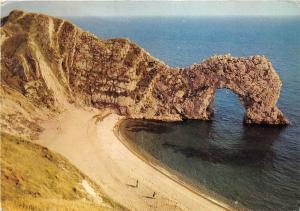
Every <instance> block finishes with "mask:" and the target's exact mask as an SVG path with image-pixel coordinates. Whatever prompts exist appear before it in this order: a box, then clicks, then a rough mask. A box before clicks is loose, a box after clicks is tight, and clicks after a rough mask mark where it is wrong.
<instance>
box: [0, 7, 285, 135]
mask: <svg viewBox="0 0 300 211" xmlns="http://www.w3.org/2000/svg"><path fill="white" fill-rule="evenodd" d="M1 51H2V54H1V76H2V77H1V98H2V101H3V108H4V110H3V112H2V116H3V118H2V123H1V124H2V125H3V126H4V128H5V129H6V130H13V128H12V127H13V126H12V125H13V124H11V122H8V120H7V121H6V119H8V118H6V115H11V114H13V115H16V117H18V118H19V119H20V118H21V119H23V120H24V121H25V122H26V121H27V123H28V122H30V123H32V124H35V123H36V121H37V119H39V117H40V116H39V115H38V112H39V111H41V110H43V111H48V112H50V113H51V112H56V111H58V110H62V109H64V108H65V107H66V105H67V104H69V103H74V104H78V105H88V106H91V107H94V108H98V109H102V108H111V109H113V110H114V111H115V112H117V113H119V114H121V115H124V116H127V117H131V118H145V119H157V120H163V121H180V120H182V119H201V120H208V119H210V118H211V116H212V114H213V101H214V94H215V91H216V89H221V88H227V89H230V90H232V91H233V92H234V93H236V94H237V95H238V96H239V98H240V100H241V103H242V104H243V106H244V107H245V109H246V114H245V123H255V124H271V125H285V124H288V120H287V119H286V118H285V117H284V115H283V114H282V112H281V111H280V110H279V109H278V108H277V106H276V103H277V100H278V98H279V94H280V88H281V81H280V78H279V76H278V74H277V73H276V71H275V70H274V69H273V67H272V64H271V63H270V62H269V61H268V59H267V58H266V57H264V56H252V57H247V58H246V57H240V58H238V57H232V56H230V55H224V56H212V57H211V58H209V59H207V60H205V61H203V62H202V63H200V64H195V65H192V66H189V67H186V68H182V69H179V68H171V67H169V66H167V65H166V64H164V63H163V62H161V61H159V60H157V59H155V58H154V57H152V56H151V55H149V53H147V52H146V51H145V50H144V49H142V48H140V47H139V46H137V45H136V44H135V43H133V42H131V41H129V40H128V39H109V40H102V39H101V38H97V37H95V36H94V35H92V34H90V33H88V32H84V31H83V30H82V29H80V28H78V27H76V26H75V25H73V24H72V23H70V22H68V21H65V20H62V19H58V18H54V17H50V16H47V15H42V14H34V13H25V12H23V11H17V10H15V11H13V12H11V13H10V15H9V16H8V17H5V18H3V19H2V21H1ZM12 108H13V109H12ZM15 125H16V124H15ZM20 125H22V124H21V123H20ZM29 135H30V134H29Z"/></svg>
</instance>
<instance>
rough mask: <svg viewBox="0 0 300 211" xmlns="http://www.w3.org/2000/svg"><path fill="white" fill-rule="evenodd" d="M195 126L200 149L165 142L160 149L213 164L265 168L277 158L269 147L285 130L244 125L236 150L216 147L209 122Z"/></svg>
mask: <svg viewBox="0 0 300 211" xmlns="http://www.w3.org/2000/svg"><path fill="white" fill-rule="evenodd" d="M197 126H198V129H199V133H200V134H201V139H202V140H201V142H202V143H201V146H198V147H195V146H182V145H179V144H176V143H175V142H173V141H165V142H164V143H163V144H162V146H163V147H165V148H170V149H172V150H174V152H175V153H181V154H183V155H184V156H186V157H187V158H194V159H195V158H196V159H201V160H203V161H209V162H212V163H222V164H226V163H229V164H231V165H252V164H262V165H264V164H265V163H271V162H272V160H273V159H274V158H275V157H276V153H275V151H274V150H273V148H272V145H273V143H274V141H276V140H277V139H278V137H279V135H280V133H281V132H282V131H283V130H284V128H280V129H279V128H274V127H265V126H258V125H251V126H247V125H245V126H243V128H242V131H243V132H242V139H241V140H243V141H242V142H241V143H239V144H238V145H237V146H235V147H232V148H228V147H224V146H219V144H218V143H216V142H217V141H215V140H214V137H213V136H211V135H210V134H213V133H214V131H213V130H214V128H213V127H212V126H213V124H212V123H211V122H201V123H200V124H197ZM224 141H226V140H224ZM219 142H220V141H219Z"/></svg>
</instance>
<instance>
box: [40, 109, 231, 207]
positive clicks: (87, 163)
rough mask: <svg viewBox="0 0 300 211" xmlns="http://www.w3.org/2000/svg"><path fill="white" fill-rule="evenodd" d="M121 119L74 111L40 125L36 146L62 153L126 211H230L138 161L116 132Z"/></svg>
mask: <svg viewBox="0 0 300 211" xmlns="http://www.w3.org/2000/svg"><path fill="white" fill-rule="evenodd" d="M121 119H122V117H120V116H117V115H116V114H109V112H102V113H101V114H98V113H96V111H88V110H83V109H77V108H72V109H70V110H68V111H66V112H64V113H62V114H60V115H59V116H57V117H56V118H55V119H53V120H50V121H48V122H46V123H45V124H44V125H43V126H44V128H45V130H44V131H43V133H42V134H41V136H40V141H39V144H41V145H43V146H46V147H48V148H50V149H52V150H54V151H56V152H59V153H61V154H62V155H63V156H65V157H66V158H67V159H69V160H70V161H71V163H73V164H74V165H75V166H76V167H78V168H79V169H80V170H81V171H82V172H83V173H85V174H86V175H88V176H89V177H90V178H91V179H93V180H94V181H95V182H96V183H97V184H98V185H100V187H102V189H103V192H104V193H106V194H107V195H108V196H109V197H111V198H112V199H114V200H115V201H117V202H119V203H120V204H122V205H124V206H125V207H127V208H128V209H130V210H231V208H230V207H229V206H228V205H226V204H223V203H220V202H217V201H214V200H213V199H210V198H206V197H205V196H203V195H202V196H201V195H200V194H197V193H196V192H194V191H192V190H190V189H189V188H187V187H185V186H184V185H182V184H181V182H180V181H176V180H175V179H174V178H175V177H174V178H171V177H169V176H167V175H166V173H164V172H161V171H159V170H157V169H155V168H153V166H151V165H149V164H148V163H147V162H145V160H142V159H140V158H139V156H136V155H135V154H134V153H133V152H132V151H130V150H129V149H128V148H127V147H126V146H125V145H124V144H123V143H122V142H121V141H120V140H119V139H118V137H117V136H116V133H114V128H115V127H116V125H117V123H118V122H119V121H120V120H121ZM137 180H138V181H139V185H138V187H135V185H136V181H137ZM154 192H156V196H155V198H152V194H153V193H154Z"/></svg>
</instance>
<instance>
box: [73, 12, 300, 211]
mask: <svg viewBox="0 0 300 211" xmlns="http://www.w3.org/2000/svg"><path fill="white" fill-rule="evenodd" d="M68 19H69V20H71V21H72V22H74V23H75V24H77V25H79V26H80V27H81V28H83V29H85V30H88V31H90V32H92V33H94V34H95V35H97V36H99V37H100V38H103V39H108V38H114V37H127V38H129V39H130V40H132V41H133V42H135V43H137V44H139V45H140V46H141V47H143V48H144V49H145V50H147V51H148V52H150V53H151V54H152V55H153V56H155V57H157V58H158V59H160V60H162V61H164V62H165V63H166V64H168V65H170V66H179V67H184V66H187V65H190V64H192V63H198V62H201V61H202V60H203V59H206V58H208V57H209V56H211V55H214V54H227V53H230V54H231V55H233V56H250V55H256V54H260V55H266V56H267V57H268V58H269V59H270V60H271V62H272V64H273V66H274V68H275V69H276V71H277V72H278V74H279V75H280V77H281V79H282V82H283V86H282V90H281V96H280V99H279V101H278V107H279V108H280V109H281V110H282V111H283V113H284V114H285V115H286V116H287V117H288V119H289V120H290V122H291V125H290V126H288V127H283V128H278V127H265V126H246V125H243V112H244V108H243V107H242V106H241V104H240V102H239V100H238V97H237V96H236V95H235V94H234V93H232V92H231V91H229V90H218V91H217V93H216V102H215V106H216V107H215V109H216V113H215V116H214V118H213V120H212V121H185V122H179V123H178V122H177V123H164V122H157V121H156V122H155V121H141V120H134V121H133V120H128V121H127V122H126V123H125V126H124V127H125V132H124V135H127V136H130V137H134V138H132V139H131V141H130V144H132V145H134V146H136V147H139V148H140V149H141V150H143V151H144V152H146V153H149V154H150V155H151V156H153V157H154V158H155V159H157V160H159V161H160V162H161V163H162V164H163V165H165V166H168V167H169V168H171V169H173V170H176V171H177V172H178V174H181V175H184V176H185V177H187V178H189V179H190V180H191V181H192V182H193V184H194V185H195V186H199V187H202V188H206V189H207V190H210V191H212V192H214V193H217V194H219V195H221V196H223V197H225V198H226V199H228V200H230V201H232V202H235V203H238V204H241V205H243V206H245V207H248V208H250V209H253V210H297V211H298V210H299V209H300V17H194V18H193V17H172V18H171V17H168V18H167V17H151V18H150V17H121V18H120V17H118V18H99V17H98V18H95V17H86V18H72V17H69V18H68Z"/></svg>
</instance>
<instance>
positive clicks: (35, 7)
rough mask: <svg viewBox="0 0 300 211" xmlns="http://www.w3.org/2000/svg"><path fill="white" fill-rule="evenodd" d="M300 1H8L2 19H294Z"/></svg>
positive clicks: (299, 6)
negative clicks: (15, 14) (16, 13)
mask: <svg viewBox="0 0 300 211" xmlns="http://www.w3.org/2000/svg"><path fill="white" fill-rule="evenodd" d="M299 3H300V1H299V0H295V1H275V0H273V1H267V0H265V1H257V0H256V1H242V0H240V1H237V0H232V1H231V0H228V1H224V0H223V1H220V0H219V1H213V0H207V1H151V2H150V1H126V2H125V1H50V2H49V1H8V2H6V3H3V4H2V5H1V16H6V15H7V14H8V13H9V12H10V11H11V10H13V9H22V10H25V11H30V12H41V13H46V14H49V15H53V16H208V15H209V16H216V15H219V16H220V15H245V16H253V15H259V16H262V15H263V16H274V15H277V16H288V15H291V16H294V15H300V4H299Z"/></svg>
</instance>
